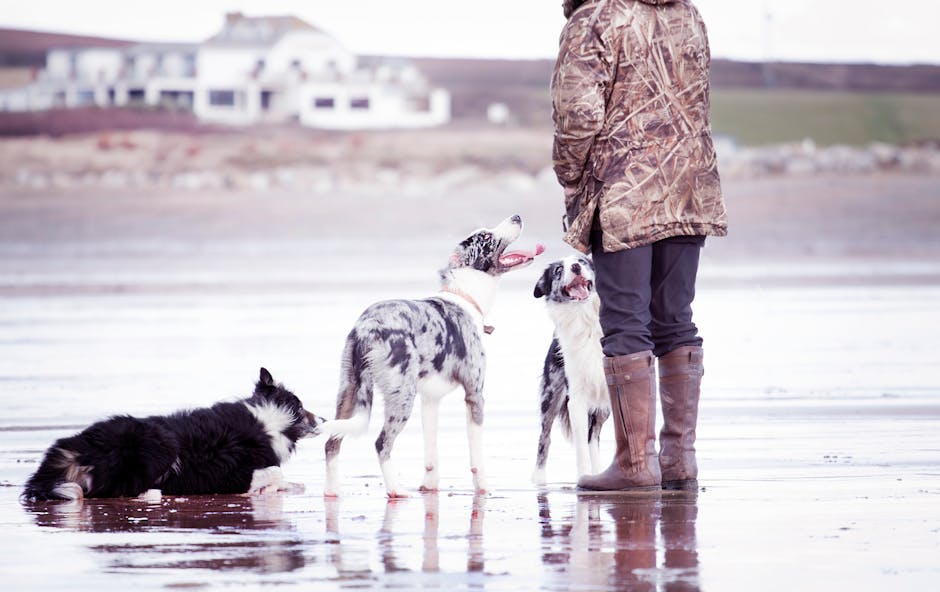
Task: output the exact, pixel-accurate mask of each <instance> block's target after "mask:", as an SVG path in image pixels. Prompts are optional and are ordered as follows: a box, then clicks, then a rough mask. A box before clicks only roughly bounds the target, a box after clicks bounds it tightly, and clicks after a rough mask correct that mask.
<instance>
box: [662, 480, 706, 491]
mask: <svg viewBox="0 0 940 592" xmlns="http://www.w3.org/2000/svg"><path fill="white" fill-rule="evenodd" d="M663 489H668V490H671V491H693V490H695V489H698V479H682V480H680V481H663Z"/></svg>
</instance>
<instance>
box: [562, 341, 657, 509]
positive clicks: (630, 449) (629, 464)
mask: <svg viewBox="0 0 940 592" xmlns="http://www.w3.org/2000/svg"><path fill="white" fill-rule="evenodd" d="M604 374H605V375H606V376H607V388H608V391H609V392H610V407H611V411H612V413H611V417H612V418H613V423H614V437H615V438H616V443H617V451H616V453H615V454H614V461H613V462H612V463H611V464H610V466H609V467H608V468H607V470H606V471H604V472H602V473H598V474H597V475H586V476H584V477H581V478H580V479H579V480H578V488H580V489H590V490H594V491H623V490H628V491H656V490H659V489H660V482H661V480H662V479H661V477H660V474H659V462H658V461H657V460H656V442H655V440H656V432H655V427H656V425H655V424H656V390H655V388H654V386H655V384H654V380H653V352H651V351H648V350H647V351H643V352H639V353H636V354H630V355H626V356H615V357H608V358H604Z"/></svg>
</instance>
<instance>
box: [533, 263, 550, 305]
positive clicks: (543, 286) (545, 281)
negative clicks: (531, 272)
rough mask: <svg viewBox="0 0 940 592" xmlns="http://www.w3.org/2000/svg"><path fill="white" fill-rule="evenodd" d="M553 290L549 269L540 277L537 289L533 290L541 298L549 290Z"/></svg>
mask: <svg viewBox="0 0 940 592" xmlns="http://www.w3.org/2000/svg"><path fill="white" fill-rule="evenodd" d="M551 291H552V283H551V278H549V277H548V270H545V272H544V273H543V274H542V277H540V278H539V281H538V282H536V284H535V290H534V291H533V292H532V295H533V296H535V297H536V298H541V297H542V296H545V295H546V294H548V293H549V292H551Z"/></svg>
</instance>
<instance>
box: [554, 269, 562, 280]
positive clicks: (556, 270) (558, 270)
mask: <svg viewBox="0 0 940 592" xmlns="http://www.w3.org/2000/svg"><path fill="white" fill-rule="evenodd" d="M555 277H556V278H558V277H561V268H560V267H556V268H555Z"/></svg>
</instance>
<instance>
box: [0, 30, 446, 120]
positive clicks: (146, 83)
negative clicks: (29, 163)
mask: <svg viewBox="0 0 940 592" xmlns="http://www.w3.org/2000/svg"><path fill="white" fill-rule="evenodd" d="M90 105H97V106H99V107H108V106H133V105H138V106H152V107H155V106H162V107H168V108H179V109H186V110H192V111H193V112H194V113H195V114H196V116H197V117H199V119H201V120H204V121H207V122H211V123H223V124H233V125H246V124H253V123H259V122H283V121H298V122H300V123H302V124H303V125H306V126H310V127H318V128H326V129H366V128H396V127H430V126H435V125H441V124H443V123H446V122H448V121H449V120H450V95H449V93H448V92H447V91H446V90H443V89H434V88H431V87H430V85H429V83H428V81H427V80H426V79H425V78H424V76H422V74H421V73H420V72H419V71H418V70H417V69H416V68H415V67H414V66H413V65H410V64H407V63H405V62H401V61H386V62H381V63H375V64H370V65H369V66H368V67H364V66H363V65H361V64H360V63H359V60H358V59H357V58H356V56H355V55H353V54H351V53H350V52H349V51H348V50H347V49H346V48H344V47H343V46H342V45H341V44H340V43H339V42H337V41H336V40H335V39H334V38H333V37H332V36H330V35H329V34H327V33H326V32H324V31H322V30H320V29H317V28H316V27H313V26H311V25H309V24H307V23H306V22H304V21H302V20H300V19H298V18H295V17H290V16H284V17H280V16H276V17H247V16H244V15H243V14H241V13H229V14H228V15H226V18H225V25H224V27H223V28H222V30H221V31H220V32H219V33H218V34H216V35H214V36H213V37H211V38H210V39H208V40H207V41H205V42H204V43H202V44H198V45H196V44H138V45H131V46H128V47H117V48H114V47H87V48H78V49H76V48H70V49H56V50H52V51H50V52H49V54H48V56H47V58H46V68H45V69H44V70H43V71H41V72H40V73H39V75H38V77H37V80H36V82H35V83H33V84H31V85H30V86H27V87H23V88H18V89H12V90H10V89H8V90H4V91H0V110H7V111H35V110H45V109H51V108H68V107H78V106H90Z"/></svg>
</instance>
